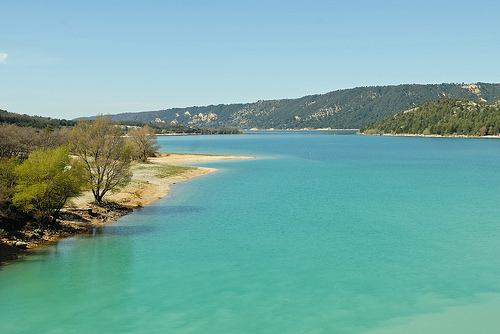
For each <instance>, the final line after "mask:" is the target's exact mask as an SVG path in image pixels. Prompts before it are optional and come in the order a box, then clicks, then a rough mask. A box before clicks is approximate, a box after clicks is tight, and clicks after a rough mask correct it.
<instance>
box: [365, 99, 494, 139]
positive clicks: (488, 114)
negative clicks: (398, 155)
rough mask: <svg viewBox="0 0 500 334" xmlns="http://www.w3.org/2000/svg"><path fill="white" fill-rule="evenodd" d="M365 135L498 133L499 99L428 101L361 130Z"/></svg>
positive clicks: (473, 134) (471, 134) (476, 134)
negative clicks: (494, 100) (492, 100)
mask: <svg viewBox="0 0 500 334" xmlns="http://www.w3.org/2000/svg"><path fill="white" fill-rule="evenodd" d="M360 132H361V133H366V134H424V135H433V134H435V135H445V136H446V135H465V136H486V135H495V136H496V135H498V134H499V132H500V100H499V101H497V102H493V103H486V102H480V101H475V100H471V99H451V98H442V99H438V100H434V101H426V102H423V103H421V104H419V105H418V106H416V107H413V108H410V109H407V110H404V111H401V112H399V113H397V114H395V115H392V116H389V117H387V118H386V119H384V120H381V121H379V122H377V123H375V124H370V125H368V126H367V127H365V128H362V129H360Z"/></svg>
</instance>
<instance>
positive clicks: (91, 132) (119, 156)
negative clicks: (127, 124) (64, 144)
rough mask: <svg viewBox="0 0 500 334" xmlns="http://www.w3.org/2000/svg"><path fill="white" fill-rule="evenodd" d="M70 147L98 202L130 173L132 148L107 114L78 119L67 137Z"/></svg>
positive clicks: (126, 181) (128, 178) (125, 181)
mask: <svg viewBox="0 0 500 334" xmlns="http://www.w3.org/2000/svg"><path fill="white" fill-rule="evenodd" d="M68 140H69V147H70V150H71V151H72V152H73V153H74V154H75V155H77V156H78V157H79V158H80V159H82V161H83V163H84V164H85V170H86V172H87V173H86V174H87V179H88V184H89V185H90V188H91V190H92V193H93V194H94V199H95V201H96V202H97V203H98V204H101V203H102V201H103V197H104V195H106V194H107V193H108V192H110V191H113V190H116V189H119V188H120V187H122V186H125V185H126V184H127V183H128V182H129V181H130V178H131V176H132V174H131V172H130V161H131V154H132V147H131V146H130V145H127V143H126V140H125V139H124V138H123V137H122V133H121V129H120V128H119V127H118V126H115V125H113V123H112V122H111V120H110V118H109V117H106V116H98V117H96V119H95V120H94V121H84V120H82V121H79V122H78V124H77V125H76V126H75V127H74V128H73V130H72V131H71V132H70V133H69V136H68Z"/></svg>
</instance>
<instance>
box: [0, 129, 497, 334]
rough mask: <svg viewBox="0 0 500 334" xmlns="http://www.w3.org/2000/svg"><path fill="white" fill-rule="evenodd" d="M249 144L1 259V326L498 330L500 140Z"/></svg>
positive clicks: (201, 146)
mask: <svg viewBox="0 0 500 334" xmlns="http://www.w3.org/2000/svg"><path fill="white" fill-rule="evenodd" d="M159 142H160V143H161V144H162V146H163V150H164V151H169V152H193V153H215V154H216V153H224V154H241V155H253V156H257V157H258V158H257V159H252V160H233V161H220V162H212V163H204V164H198V165H203V166H211V167H216V168H218V171H217V172H215V173H212V174H209V175H205V176H202V177H199V178H196V179H192V180H189V181H187V182H183V183H180V184H176V185H174V186H173V187H172V191H171V192H170V194H169V195H168V196H167V197H166V198H164V199H162V200H159V201H157V202H155V203H154V204H153V205H151V206H148V207H145V208H143V209H141V210H139V211H136V212H134V214H132V215H129V216H126V217H124V218H122V219H120V220H119V221H117V222H116V223H113V224H110V225H108V226H107V227H105V228H104V229H103V231H102V232H101V233H98V234H95V235H93V236H86V237H75V238H71V239H67V240H64V241H61V242H60V243H58V244H57V245H56V246H54V247H51V248H48V249H47V250H45V251H43V252H40V254H38V255H34V256H30V257H27V258H25V259H24V260H22V261H19V262H15V263H13V264H9V265H6V266H1V267H0V298H1V299H0V333H24V332H26V333H28V332H36V333H462V332H463V333H471V332H478V333H479V332H480V333H497V332H498V328H500V319H498V318H499V317H498V314H499V312H500V224H499V214H500V210H499V205H498V203H499V200H500V193H499V190H498V185H499V184H500V173H499V172H500V141H498V140H478V139H442V138H406V137H371V136H356V135H332V134H329V133H323V132H321V133H295V132H291V133H289V132H287V133H279V132H278V133H272V134H269V133H252V134H244V135H240V136H192V137H166V138H161V139H160V140H159Z"/></svg>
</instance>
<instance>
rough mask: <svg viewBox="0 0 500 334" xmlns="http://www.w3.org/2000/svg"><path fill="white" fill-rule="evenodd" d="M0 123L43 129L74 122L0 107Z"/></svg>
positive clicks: (73, 122)
mask: <svg viewBox="0 0 500 334" xmlns="http://www.w3.org/2000/svg"><path fill="white" fill-rule="evenodd" d="M1 124H15V125H17V126H22V127H32V128H37V129H45V128H47V127H52V128H60V127H62V126H73V125H75V124H76V122H75V121H70V120H65V119H55V118H50V117H41V116H29V115H21V114H16V113H12V112H8V111H6V110H2V109H0V125H1Z"/></svg>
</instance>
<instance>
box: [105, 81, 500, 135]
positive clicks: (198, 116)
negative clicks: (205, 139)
mask: <svg viewBox="0 0 500 334" xmlns="http://www.w3.org/2000/svg"><path fill="white" fill-rule="evenodd" d="M442 97H451V98H462V99H475V100H479V101H484V102H491V101H496V100H498V99H500V84H491V83H477V84H470V85H466V84H428V85H417V84H408V85H397V86H374V87H358V88H352V89H344V90H337V91H333V92H330V93H326V94H319V95H310V96H304V97H302V98H298V99H284V100H269V101H258V102H254V103H245V104H228V105H225V104H219V105H211V106H205V107H190V108H173V109H167V110H157V111H145V112H135V113H121V114H116V115H112V119H113V120H116V121H119V120H121V121H123V120H136V121H145V122H152V121H159V122H164V123H168V124H184V125H191V126H199V127H208V128H221V127H237V128H241V129H251V128H259V129H270V128H275V129H303V128H310V129H318V128H335V129H353V128H361V127H363V126H365V125H367V124H369V123H374V122H377V121H379V120H381V119H384V118H385V117H387V116H389V115H392V114H394V113H396V112H398V111H401V110H404V109H408V108H410V107H412V106H415V105H417V104H419V103H421V102H423V101H426V100H435V99H438V98H442Z"/></svg>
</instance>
